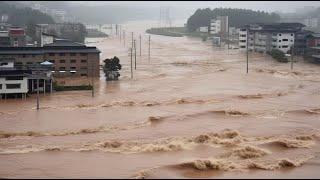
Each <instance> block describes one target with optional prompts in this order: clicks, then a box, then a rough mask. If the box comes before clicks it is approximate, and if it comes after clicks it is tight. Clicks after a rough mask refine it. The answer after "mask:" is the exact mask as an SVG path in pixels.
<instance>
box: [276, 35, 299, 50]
mask: <svg viewBox="0 0 320 180" xmlns="http://www.w3.org/2000/svg"><path fill="white" fill-rule="evenodd" d="M293 45H294V33H285V32H283V33H273V34H272V48H273V49H279V50H281V51H282V52H284V53H287V52H288V51H289V50H290V49H291V47H292V46H293Z"/></svg>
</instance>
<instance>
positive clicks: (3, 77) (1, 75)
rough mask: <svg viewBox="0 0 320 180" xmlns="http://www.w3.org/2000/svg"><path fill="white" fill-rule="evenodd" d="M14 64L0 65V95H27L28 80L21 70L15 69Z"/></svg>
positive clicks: (2, 63) (4, 63)
mask: <svg viewBox="0 0 320 180" xmlns="http://www.w3.org/2000/svg"><path fill="white" fill-rule="evenodd" d="M13 67H14V63H13V62H7V61H3V62H1V63H0V95H1V96H2V95H3V96H4V95H7V94H26V93H27V92H28V91H29V89H28V78H27V76H26V75H25V74H24V73H23V72H22V71H19V70H15V69H13Z"/></svg>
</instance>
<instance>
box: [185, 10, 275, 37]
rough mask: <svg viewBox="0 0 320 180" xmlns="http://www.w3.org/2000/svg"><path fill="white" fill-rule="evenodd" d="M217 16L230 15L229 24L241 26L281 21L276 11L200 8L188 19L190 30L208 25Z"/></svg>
mask: <svg viewBox="0 0 320 180" xmlns="http://www.w3.org/2000/svg"><path fill="white" fill-rule="evenodd" d="M217 16H229V25H230V26H235V27H240V26H242V25H245V24H251V23H274V22H278V21H280V16H279V15H278V14H276V13H267V12H264V11H253V10H247V9H231V8H215V9H212V10H211V9H210V8H206V9H198V10H197V11H196V12H195V13H194V14H193V15H192V16H191V17H190V18H189V19H188V21H187V28H188V31H191V32H192V31H195V30H196V29H197V28H199V27H201V26H208V25H209V24H210V20H211V19H213V18H216V17H217Z"/></svg>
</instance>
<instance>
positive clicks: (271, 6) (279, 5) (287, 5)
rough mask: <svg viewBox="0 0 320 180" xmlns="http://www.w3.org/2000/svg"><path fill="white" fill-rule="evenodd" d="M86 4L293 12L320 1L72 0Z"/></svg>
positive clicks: (317, 4)
mask: <svg viewBox="0 0 320 180" xmlns="http://www.w3.org/2000/svg"><path fill="white" fill-rule="evenodd" d="M72 3H74V4H86V5H92V6H95V5H107V4H109V5H111V4H112V5H130V6H183V7H185V8H191V9H196V8H206V7H210V8H217V7H230V8H245V9H253V10H264V11H268V12H273V11H282V12H294V11H295V10H296V9H297V8H301V7H305V6H306V7H307V6H310V7H320V1H185V2H184V1H86V2H85V1H73V2H72Z"/></svg>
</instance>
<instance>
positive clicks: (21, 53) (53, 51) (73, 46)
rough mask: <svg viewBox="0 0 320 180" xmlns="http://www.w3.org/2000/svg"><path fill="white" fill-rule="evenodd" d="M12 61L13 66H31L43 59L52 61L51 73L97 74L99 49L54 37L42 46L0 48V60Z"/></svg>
mask: <svg viewBox="0 0 320 180" xmlns="http://www.w3.org/2000/svg"><path fill="white" fill-rule="evenodd" d="M3 60H10V61H13V62H14V64H15V66H26V65H28V66H31V65H35V64H39V63H41V62H43V61H50V62H51V63H53V70H52V72H53V75H54V76H56V77H61V76H95V77H98V76H99V74H100V73H99V61H100V51H99V50H98V49H97V48H96V47H89V46H85V45H84V44H80V43H75V42H71V41H69V40H65V39H56V40H54V42H53V43H51V44H46V45H44V46H43V47H4V48H1V49H0V62H2V61H3Z"/></svg>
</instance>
